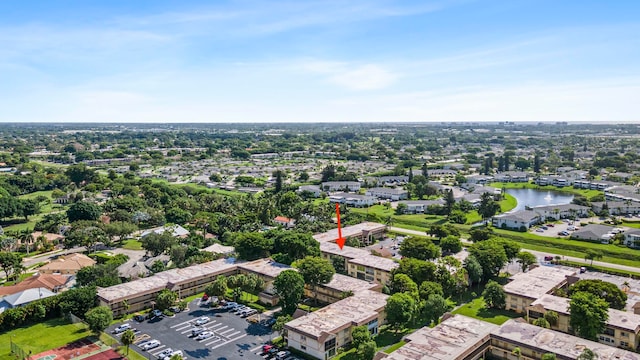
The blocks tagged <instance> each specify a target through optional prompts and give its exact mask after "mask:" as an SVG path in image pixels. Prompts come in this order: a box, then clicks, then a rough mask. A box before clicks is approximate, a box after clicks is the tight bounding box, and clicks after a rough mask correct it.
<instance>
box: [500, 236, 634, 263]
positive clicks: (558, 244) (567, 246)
mask: <svg viewBox="0 0 640 360" xmlns="http://www.w3.org/2000/svg"><path fill="white" fill-rule="evenodd" d="M498 236H499V237H503V238H506V239H510V240H515V241H518V242H521V243H525V244H531V245H543V246H548V247H550V248H556V249H564V250H571V251H577V252H581V253H586V252H587V250H589V248H587V247H584V246H581V245H579V244H572V243H568V242H563V241H561V240H560V241H558V240H552V239H549V240H546V239H530V238H527V237H526V236H518V235H516V234H503V233H500V234H498ZM607 246H611V247H613V248H615V245H607ZM597 250H600V251H602V254H603V255H604V256H609V257H612V258H617V259H625V260H631V261H639V262H640V253H638V252H636V251H635V250H631V249H629V252H618V251H611V250H608V249H606V248H605V249H601V248H598V249H597Z"/></svg>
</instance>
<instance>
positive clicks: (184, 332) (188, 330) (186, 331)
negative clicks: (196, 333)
mask: <svg viewBox="0 0 640 360" xmlns="http://www.w3.org/2000/svg"><path fill="white" fill-rule="evenodd" d="M192 330H193V329H187V330H185V331H183V332H181V333H180V334H186V333H188V332H190V331H192Z"/></svg>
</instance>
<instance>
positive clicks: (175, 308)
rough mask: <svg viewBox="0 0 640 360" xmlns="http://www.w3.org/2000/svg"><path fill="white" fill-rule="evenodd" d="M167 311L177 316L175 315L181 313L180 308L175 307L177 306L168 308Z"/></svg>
mask: <svg viewBox="0 0 640 360" xmlns="http://www.w3.org/2000/svg"><path fill="white" fill-rule="evenodd" d="M169 310H171V312H172V313H174V314H177V313H179V312H180V311H182V310H180V308H179V307H177V306H172V307H170V308H169Z"/></svg>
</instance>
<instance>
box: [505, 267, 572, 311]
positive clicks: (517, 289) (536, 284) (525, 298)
mask: <svg viewBox="0 0 640 360" xmlns="http://www.w3.org/2000/svg"><path fill="white" fill-rule="evenodd" d="M575 274H576V272H575V271H574V270H565V269H559V268H556V267H550V266H539V267H537V268H534V269H531V270H529V271H528V272H526V273H519V274H515V275H513V276H512V277H511V279H510V282H509V283H507V284H505V285H504V286H503V289H504V292H505V295H506V309H507V310H512V311H515V312H517V313H525V314H526V312H527V309H528V308H529V306H531V304H532V303H533V302H534V301H536V300H537V299H539V298H540V297H542V296H543V295H545V294H551V293H553V292H554V291H555V290H556V289H559V288H562V287H564V286H565V285H567V283H568V279H570V278H571V277H573V276H574V275H575ZM576 280H577V278H576Z"/></svg>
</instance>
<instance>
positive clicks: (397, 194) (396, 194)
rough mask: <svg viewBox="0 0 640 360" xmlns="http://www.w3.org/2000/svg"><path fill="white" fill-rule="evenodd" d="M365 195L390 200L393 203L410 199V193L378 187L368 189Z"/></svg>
mask: <svg viewBox="0 0 640 360" xmlns="http://www.w3.org/2000/svg"><path fill="white" fill-rule="evenodd" d="M365 195H367V196H373V197H375V198H378V199H389V200H392V201H398V200H404V199H407V198H409V192H408V191H407V190H404V189H395V188H387V187H376V188H371V189H367V191H366V192H365Z"/></svg>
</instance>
